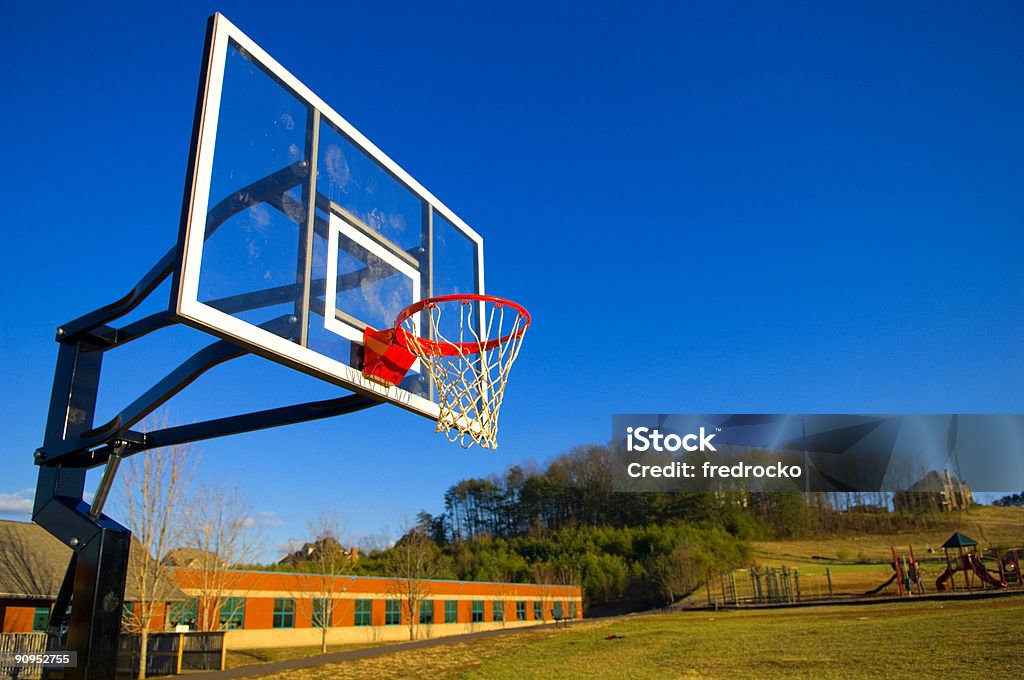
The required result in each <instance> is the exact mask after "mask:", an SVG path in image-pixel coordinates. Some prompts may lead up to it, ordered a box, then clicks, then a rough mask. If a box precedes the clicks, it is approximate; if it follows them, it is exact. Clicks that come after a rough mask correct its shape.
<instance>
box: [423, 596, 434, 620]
mask: <svg viewBox="0 0 1024 680" xmlns="http://www.w3.org/2000/svg"><path fill="white" fill-rule="evenodd" d="M433 622H434V601H433V600H423V601H422V602H420V623H433Z"/></svg>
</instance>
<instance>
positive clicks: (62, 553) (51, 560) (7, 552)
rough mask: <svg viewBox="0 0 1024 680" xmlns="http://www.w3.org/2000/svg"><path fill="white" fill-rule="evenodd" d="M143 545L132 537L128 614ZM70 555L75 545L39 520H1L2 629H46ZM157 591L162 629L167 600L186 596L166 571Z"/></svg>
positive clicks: (157, 622) (157, 618) (134, 595)
mask: <svg viewBox="0 0 1024 680" xmlns="http://www.w3.org/2000/svg"><path fill="white" fill-rule="evenodd" d="M139 549H140V548H139V544H138V543H136V542H134V541H133V542H132V545H131V552H132V558H131V559H130V560H129V564H128V579H127V583H126V584H125V609H126V613H127V612H130V611H131V610H132V603H133V602H137V601H138V599H139V594H138V589H137V587H136V584H137V583H138V579H137V578H136V577H135V575H134V574H135V571H134V569H135V565H136V564H137V562H136V560H135V559H134V556H135V554H136V551H137V550H139ZM70 560H71V548H69V547H68V546H66V545H64V544H63V543H61V542H60V541H59V540H57V539H56V538H54V537H53V536H51V535H50V534H49V533H48V532H47V531H46V530H45V529H43V528H42V527H41V526H39V525H38V524H31V523H29V522H14V521H9V520H0V632H2V633H28V632H32V631H42V630H45V629H46V625H47V623H48V621H49V618H50V609H51V608H52V607H53V603H54V601H55V600H56V599H57V593H58V592H59V591H60V584H61V581H62V580H63V579H64V572H65V571H66V570H67V568H68V562H69V561H70ZM158 592H159V593H160V599H161V600H162V605H159V606H158V607H157V612H156V613H155V615H154V624H153V625H154V626H155V627H156V628H157V629H158V630H159V629H161V628H163V620H164V617H165V612H166V611H167V609H168V607H169V605H170V604H171V603H176V602H183V601H185V600H186V599H188V598H187V596H186V595H185V594H184V593H183V592H182V591H181V589H180V588H178V586H177V585H175V583H174V582H173V581H172V580H171V579H170V577H168V576H162V577H161V578H160V580H159V582H158Z"/></svg>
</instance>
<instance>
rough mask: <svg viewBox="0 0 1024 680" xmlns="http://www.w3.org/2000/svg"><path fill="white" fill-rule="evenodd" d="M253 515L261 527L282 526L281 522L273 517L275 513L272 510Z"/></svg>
mask: <svg viewBox="0 0 1024 680" xmlns="http://www.w3.org/2000/svg"><path fill="white" fill-rule="evenodd" d="M255 514H256V517H257V518H258V520H257V521H258V522H259V525H260V526H261V527H279V526H281V525H282V524H284V522H282V521H281V520H279V519H278V518H277V517H275V516H274V515H276V514H277V513H275V512H274V511H273V510H261V511H260V512H257V513H255ZM247 526H251V525H247Z"/></svg>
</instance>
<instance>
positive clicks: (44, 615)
mask: <svg viewBox="0 0 1024 680" xmlns="http://www.w3.org/2000/svg"><path fill="white" fill-rule="evenodd" d="M131 604H132V603H131V602H125V606H126V607H130V606H131ZM49 623H50V609H49V607H36V612H35V614H33V615H32V632H33V633H42V632H44V631H45V630H46V626H48V625H49Z"/></svg>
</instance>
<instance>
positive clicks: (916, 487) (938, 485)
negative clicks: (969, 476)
mask: <svg viewBox="0 0 1024 680" xmlns="http://www.w3.org/2000/svg"><path fill="white" fill-rule="evenodd" d="M970 490H971V487H970V486H969V485H968V484H967V482H965V481H963V480H960V479H957V478H956V477H955V476H953V475H950V476H949V477H948V478H947V476H946V475H945V474H943V473H941V472H938V471H937V470H932V471H931V472H929V473H928V474H926V475H925V476H924V477H922V478H921V479H919V480H917V481H916V482H914V483H913V484H911V485H910V488H909V489H907V491H912V492H914V493H935V492H937V491H947V492H948V491H961V492H962V491H970Z"/></svg>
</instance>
